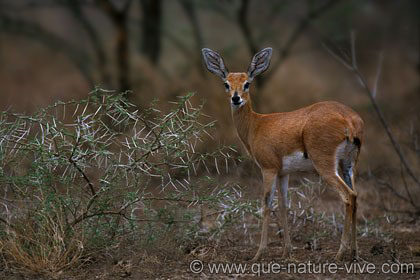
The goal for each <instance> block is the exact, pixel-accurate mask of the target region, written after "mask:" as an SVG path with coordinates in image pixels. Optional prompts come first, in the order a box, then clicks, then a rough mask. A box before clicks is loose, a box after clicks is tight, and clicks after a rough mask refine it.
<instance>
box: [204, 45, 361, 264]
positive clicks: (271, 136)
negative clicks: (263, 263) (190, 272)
mask: <svg viewBox="0 0 420 280" xmlns="http://www.w3.org/2000/svg"><path fill="white" fill-rule="evenodd" d="M202 54H203V58H204V62H205V65H206V67H207V69H208V70H209V71H210V72H211V73H213V74H215V75H217V76H218V77H219V78H221V79H222V81H223V83H224V87H225V90H226V92H227V93H228V94H229V95H228V96H229V100H230V105H231V112H232V118H233V123H234V125H235V127H236V130H237V134H238V136H239V138H240V140H241V142H242V143H243V145H244V146H245V149H246V151H247V152H248V154H249V155H250V157H251V158H252V159H253V160H254V161H255V163H256V164H257V165H258V166H259V168H260V169H261V173H262V176H263V200H262V232H261V240H260V245H259V248H258V251H257V253H256V254H255V256H254V258H253V259H252V261H256V260H258V259H259V258H260V257H261V254H262V253H263V252H264V250H265V249H266V248H267V230H268V218H269V214H270V212H271V208H272V202H273V198H274V193H275V191H276V188H278V204H279V210H280V221H282V224H283V242H284V247H283V254H282V257H283V258H289V257H290V255H291V251H292V248H293V247H292V244H291V242H290V235H289V228H288V224H287V213H288V212H287V211H288V208H287V207H288V203H287V201H288V198H287V189H288V185H289V175H290V174H291V173H294V172H298V171H316V172H317V173H318V174H319V175H320V176H321V178H322V179H323V180H324V181H326V182H327V183H328V185H329V186H331V187H332V188H333V189H335V190H336V191H337V192H338V194H339V197H340V198H341V200H342V201H343V202H344V205H345V220H344V229H343V233H342V236H341V243H340V247H339V249H338V252H337V254H336V256H335V258H336V260H338V261H341V260H342V259H343V256H344V254H345V253H346V252H348V250H349V249H350V252H351V257H352V258H353V259H358V250H357V242H356V212H357V191H356V186H355V183H354V176H355V168H356V164H357V161H358V157H359V153H360V148H361V145H362V139H363V120H362V118H361V117H360V116H359V115H358V114H357V113H356V112H355V111H353V110H352V109H351V108H349V107H347V106H345V105H343V104H341V103H338V102H334V101H324V102H319V103H315V104H312V105H309V106H307V107H303V108H301V109H298V110H295V111H291V112H282V113H272V114H259V113H256V112H254V110H253V109H252V104H251V96H250V93H249V89H250V84H251V82H252V80H253V79H254V78H255V77H256V76H257V75H258V74H261V73H263V72H264V71H265V70H267V68H268V67H269V65H270V59H271V55H272V49H271V48H265V49H263V50H261V51H260V52H258V53H256V54H255V55H254V57H253V58H252V60H251V64H250V66H249V68H248V71H247V72H246V73H230V72H229V71H228V69H227V67H226V66H225V63H224V61H223V58H222V57H221V56H220V55H219V54H218V53H216V52H214V51H212V50H210V49H208V48H204V49H202Z"/></svg>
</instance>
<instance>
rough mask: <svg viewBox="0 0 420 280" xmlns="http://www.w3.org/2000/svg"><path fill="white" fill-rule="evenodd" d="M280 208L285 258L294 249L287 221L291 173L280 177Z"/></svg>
mask: <svg viewBox="0 0 420 280" xmlns="http://www.w3.org/2000/svg"><path fill="white" fill-rule="evenodd" d="M279 187H280V188H279V194H278V198H279V210H280V217H281V220H282V221H281V223H282V225H283V230H284V234H283V239H284V240H283V241H284V247H283V256H282V257H283V258H288V257H290V253H291V251H292V243H291V242H290V234H289V226H288V223H287V210H288V201H287V189H288V187H289V175H285V176H282V177H280V186H279Z"/></svg>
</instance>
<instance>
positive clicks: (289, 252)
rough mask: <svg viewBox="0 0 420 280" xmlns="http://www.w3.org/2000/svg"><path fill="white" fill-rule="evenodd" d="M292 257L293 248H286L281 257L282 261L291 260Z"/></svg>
mask: <svg viewBox="0 0 420 280" xmlns="http://www.w3.org/2000/svg"><path fill="white" fill-rule="evenodd" d="M291 256H292V247H284V248H283V254H282V255H281V258H282V259H290V257H291Z"/></svg>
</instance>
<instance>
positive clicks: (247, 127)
mask: <svg viewBox="0 0 420 280" xmlns="http://www.w3.org/2000/svg"><path fill="white" fill-rule="evenodd" d="M257 115H258V114H257V113H255V112H254V110H253V109H252V105H251V101H250V100H248V101H247V102H246V103H245V104H244V105H243V106H242V107H240V108H238V109H232V118H233V123H234V125H235V127H236V131H237V132H238V135H239V138H240V139H241V141H242V142H243V143H244V145H245V147H246V148H247V150H248V151H250V145H249V142H250V136H252V135H253V133H252V130H253V129H254V121H255V120H256V118H257Z"/></svg>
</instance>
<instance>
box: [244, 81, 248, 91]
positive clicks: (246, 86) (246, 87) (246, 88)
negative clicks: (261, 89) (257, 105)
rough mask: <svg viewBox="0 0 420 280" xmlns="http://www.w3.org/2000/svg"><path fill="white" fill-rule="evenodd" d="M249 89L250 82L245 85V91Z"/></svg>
mask: <svg viewBox="0 0 420 280" xmlns="http://www.w3.org/2000/svg"><path fill="white" fill-rule="evenodd" d="M248 89H249V82H246V83H245V84H244V90H248Z"/></svg>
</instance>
